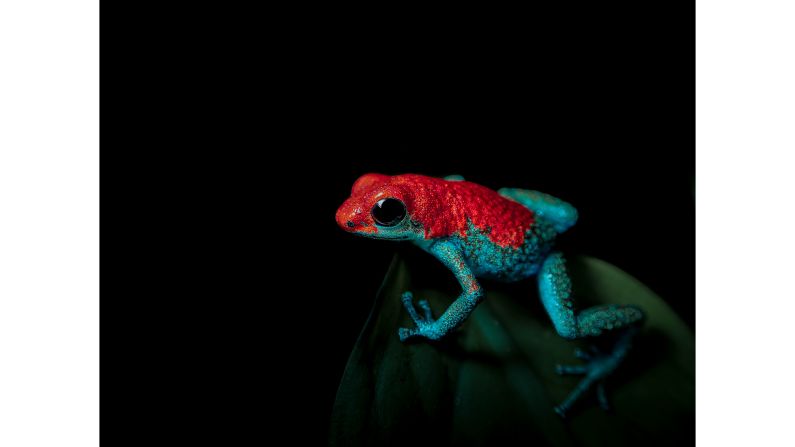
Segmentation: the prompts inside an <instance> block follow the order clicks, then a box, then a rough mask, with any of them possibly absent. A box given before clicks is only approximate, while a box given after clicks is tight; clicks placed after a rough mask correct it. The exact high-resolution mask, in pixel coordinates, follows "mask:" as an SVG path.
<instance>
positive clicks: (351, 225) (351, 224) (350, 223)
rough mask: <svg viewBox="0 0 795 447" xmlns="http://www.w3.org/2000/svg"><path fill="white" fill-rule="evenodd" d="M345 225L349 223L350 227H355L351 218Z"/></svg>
mask: <svg viewBox="0 0 795 447" xmlns="http://www.w3.org/2000/svg"><path fill="white" fill-rule="evenodd" d="M345 225H347V226H348V228H353V227H354V225H353V222H351V221H350V220H349V221H347V222H345Z"/></svg>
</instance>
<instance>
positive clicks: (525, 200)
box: [497, 188, 577, 233]
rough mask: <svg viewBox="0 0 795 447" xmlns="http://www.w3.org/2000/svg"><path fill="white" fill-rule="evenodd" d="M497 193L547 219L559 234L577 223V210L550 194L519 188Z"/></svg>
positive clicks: (502, 189) (504, 189)
mask: <svg viewBox="0 0 795 447" xmlns="http://www.w3.org/2000/svg"><path fill="white" fill-rule="evenodd" d="M497 192H498V193H499V194H500V195H501V196H503V197H507V198H509V199H511V200H513V201H515V202H519V203H521V204H522V205H524V206H526V207H527V208H529V209H530V210H531V211H533V212H534V213H535V214H537V215H539V216H542V217H544V218H546V219H547V220H548V221H549V222H551V223H552V226H553V227H554V228H555V231H557V232H558V233H563V232H564V231H566V230H568V229H569V228H571V227H572V226H573V225H574V224H575V223H577V209H576V208H574V207H573V206H571V205H570V204H568V203H566V202H564V201H562V200H560V199H558V198H556V197H552V196H550V195H549V194H544V193H543V192H538V191H531V190H529V189H518V188H501V189H500V190H498V191H497Z"/></svg>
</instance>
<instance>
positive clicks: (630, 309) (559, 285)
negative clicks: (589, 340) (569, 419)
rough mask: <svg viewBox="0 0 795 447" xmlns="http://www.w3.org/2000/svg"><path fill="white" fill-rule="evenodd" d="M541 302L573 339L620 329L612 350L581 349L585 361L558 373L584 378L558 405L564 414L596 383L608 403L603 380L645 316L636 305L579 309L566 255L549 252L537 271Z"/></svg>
mask: <svg viewBox="0 0 795 447" xmlns="http://www.w3.org/2000/svg"><path fill="white" fill-rule="evenodd" d="M538 288H539V293H540V295H541V302H542V303H543V305H544V308H545V309H546V311H547V314H549V317H550V318H551V319H552V323H553V324H554V325H555V330H556V331H557V332H558V334H560V336H562V337H564V338H567V339H570V340H573V339H579V338H584V337H594V336H598V335H602V334H604V333H606V332H611V331H620V332H619V337H618V340H617V341H616V343H615V345H614V347H613V349H612V351H611V352H609V353H601V352H598V351H593V352H592V353H590V354H588V353H584V352H578V355H577V356H578V357H580V358H582V359H584V360H586V363H585V364H583V365H578V366H558V367H557V372H558V373H559V374H579V375H582V376H583V378H582V380H581V381H580V383H579V384H578V385H577V387H576V388H575V389H574V390H573V391H572V392H571V393H570V394H569V396H568V397H567V398H566V399H565V400H564V401H563V403H561V404H560V405H558V406H557V407H556V408H555V411H556V412H558V414H560V415H561V416H565V415H566V414H567V413H568V411H569V409H570V408H571V407H572V405H573V404H574V403H575V402H576V401H577V400H578V399H579V398H580V397H581V396H582V395H583V394H584V393H585V392H586V391H588V390H589V389H590V388H591V387H592V386H593V385H596V388H597V395H598V398H599V402H600V405H602V406H603V407H606V406H607V398H606V395H605V392H604V380H605V378H607V376H609V375H610V374H611V373H612V372H613V371H614V370H615V369H616V368H617V367H618V365H619V364H620V363H621V361H622V360H623V359H624V357H625V356H626V354H627V352H628V351H629V348H630V346H631V342H632V338H633V337H634V335H635V333H636V332H637V329H638V326H639V325H640V324H641V323H642V321H643V319H644V314H643V312H642V311H641V310H640V309H639V308H637V307H634V306H621V305H604V306H594V307H591V308H588V309H585V310H583V311H582V312H579V313H578V312H577V311H576V309H575V307H574V300H573V298H572V293H571V279H570V278H569V275H568V272H567V271H566V264H565V260H564V258H563V255H561V254H560V253H552V254H550V255H549V256H548V257H547V259H546V260H544V263H543V264H542V266H541V271H540V272H539V274H538Z"/></svg>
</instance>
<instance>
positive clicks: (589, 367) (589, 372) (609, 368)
mask: <svg viewBox="0 0 795 447" xmlns="http://www.w3.org/2000/svg"><path fill="white" fill-rule="evenodd" d="M575 355H576V356H577V357H579V358H581V359H583V360H585V363H583V364H581V365H556V366H555V372H557V373H558V374H560V375H580V376H583V377H582V379H580V382H579V383H578V384H577V386H576V387H575V388H574V390H572V391H571V393H569V395H568V396H567V397H566V399H565V400H564V401H563V402H561V404H560V405H558V406H556V407H555V412H556V413H558V414H559V415H560V416H561V417H566V415H567V414H568V412H569V410H571V408H572V406H574V404H575V403H576V402H577V401H579V400H580V398H581V397H582V396H583V395H585V394H586V393H587V392H588V391H589V390H590V389H591V388H595V389H596V398H597V400H598V402H599V406H600V407H602V408H603V409H604V410H605V411H607V410H609V408H610V405H609V404H608V400H607V392H606V391H605V385H604V380H605V378H606V377H607V376H609V375H610V374H611V373H612V372H613V371H615V369H616V368H617V367H618V365H619V363H620V360H621V358H620V356H617V355H615V354H614V353H609V354H603V353H601V352H600V351H598V350H596V349H591V350H590V351H581V350H577V351H575Z"/></svg>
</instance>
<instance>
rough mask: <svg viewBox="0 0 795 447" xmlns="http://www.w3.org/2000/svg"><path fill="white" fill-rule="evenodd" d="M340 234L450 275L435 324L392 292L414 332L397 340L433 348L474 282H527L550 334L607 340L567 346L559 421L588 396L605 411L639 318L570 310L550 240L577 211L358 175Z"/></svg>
mask: <svg viewBox="0 0 795 447" xmlns="http://www.w3.org/2000/svg"><path fill="white" fill-rule="evenodd" d="M335 218H336V222H337V224H338V225H339V227H340V228H342V229H343V230H345V231H346V232H348V233H352V234H355V235H358V236H363V237H368V238H373V239H382V240H391V241H408V242H410V243H413V244H414V245H416V246H417V247H419V248H420V249H422V250H423V251H425V252H427V253H429V254H430V255H432V256H433V257H435V258H436V259H438V260H439V261H440V262H441V263H442V264H443V265H444V266H445V267H446V268H447V269H448V270H449V271H450V272H451V273H452V274H453V276H455V278H456V280H457V281H458V284H459V285H460V287H461V293H460V295H459V296H458V297H457V298H456V299H455V300H454V301H453V302H452V303H451V304H450V305H449V306H448V307H447V309H446V310H445V311H444V312H443V313H442V314H441V315H440V316H439V317H438V318H434V316H433V311H432V309H431V307H430V305H429V302H428V301H427V300H424V299H418V300H416V305H415V298H414V296H413V293H412V292H411V291H405V292H403V293H402V295H401V301H402V305H403V307H404V308H405V310H406V312H407V313H408V316H409V317H410V318H411V320H412V322H413V323H414V327H409V328H405V327H402V328H398V331H397V332H398V333H397V335H398V337H399V339H400V341H401V342H409V341H412V340H414V341H417V340H420V341H428V342H434V341H437V340H440V339H441V338H443V337H445V336H447V335H448V334H450V333H451V332H453V331H455V330H456V329H458V328H459V327H460V326H461V325H462V324H463V323H464V321H466V319H467V318H468V317H469V315H470V314H471V313H472V312H473V311H474V309H475V308H476V307H477V305H478V304H479V303H480V302H482V301H483V300H484V299H485V293H484V290H483V288H482V287H481V285H480V282H479V281H478V279H479V278H480V279H489V280H495V281H498V282H516V281H520V280H525V279H528V278H535V281H536V283H537V287H538V293H539V297H540V299H541V303H542V304H543V308H544V310H545V311H546V314H547V315H548V316H549V319H550V320H551V323H552V326H553V327H554V329H555V331H556V332H557V334H558V335H559V336H561V337H563V338H564V339H567V340H578V339H588V338H593V337H600V336H603V335H606V334H608V333H610V334H614V335H615V342H614V343H613V346H612V349H611V350H609V351H607V350H598V349H596V348H592V349H590V350H576V351H575V355H576V356H577V357H578V358H580V359H582V360H583V361H584V363H583V364H579V365H556V367H555V370H556V372H557V373H558V374H561V375H579V376H582V378H581V379H580V381H579V382H578V384H577V385H576V387H575V388H574V389H573V390H572V391H571V392H570V393H569V394H568V395H567V397H566V398H565V399H564V400H563V401H562V402H560V403H559V404H558V405H556V406H554V411H555V412H556V413H557V414H558V415H560V416H561V417H563V418H566V417H567V416H568V415H569V413H570V411H571V409H572V407H573V406H574V405H575V403H576V402H577V401H579V400H580V399H581V398H582V396H584V395H585V394H586V393H587V392H589V391H590V390H595V392H596V396H597V401H598V403H599V405H600V406H601V407H602V408H604V409H605V410H608V409H609V408H610V407H609V404H608V399H607V395H606V391H605V379H606V378H607V377H608V376H610V375H611V374H612V373H613V372H614V371H615V370H616V369H617V368H618V366H619V365H620V364H621V363H622V361H623V359H624V358H625V357H626V355H627V353H628V351H629V348H630V347H631V344H632V340H633V338H634V337H635V335H636V334H637V332H638V331H639V328H640V327H641V326H642V323H643V321H644V320H645V318H646V316H645V313H644V311H643V310H642V309H640V308H639V307H637V306H633V305H617V304H609V305H597V306H593V307H589V308H585V309H582V310H579V309H578V307H577V306H576V299H575V296H574V295H573V293H572V281H571V278H570V276H569V273H568V270H567V267H566V259H565V257H564V255H563V254H562V253H561V252H560V251H558V250H556V249H555V240H556V238H557V237H558V236H559V235H561V234H563V233H564V232H566V231H567V230H569V229H570V228H571V227H572V226H574V225H575V223H576V222H577V219H578V212H577V210H576V208H574V206H572V205H571V204H569V203H567V202H565V201H563V200H561V199H558V198H556V197H553V196H551V195H549V194H546V193H543V192H539V191H535V190H528V189H520V188H501V189H498V190H496V191H495V190H493V189H490V188H488V187H485V186H482V185H480V184H477V183H474V182H469V181H466V180H465V179H464V178H463V177H462V176H460V175H450V176H447V177H443V178H438V177H430V176H425V175H420V174H400V175H386V174H380V173H367V174H364V175H362V176H360V177H359V178H358V179H356V181H355V182H354V183H353V186H352V188H351V193H350V197H349V198H348V199H346V200H345V201H344V202H343V203H342V205H341V206H340V207H339V208H338V209H337V212H336V215H335Z"/></svg>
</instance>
